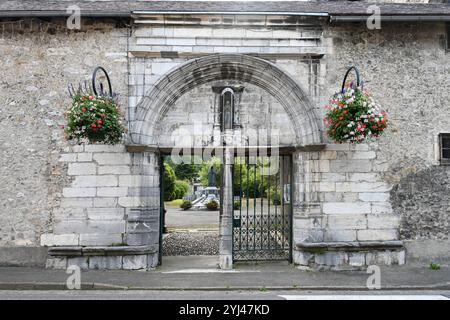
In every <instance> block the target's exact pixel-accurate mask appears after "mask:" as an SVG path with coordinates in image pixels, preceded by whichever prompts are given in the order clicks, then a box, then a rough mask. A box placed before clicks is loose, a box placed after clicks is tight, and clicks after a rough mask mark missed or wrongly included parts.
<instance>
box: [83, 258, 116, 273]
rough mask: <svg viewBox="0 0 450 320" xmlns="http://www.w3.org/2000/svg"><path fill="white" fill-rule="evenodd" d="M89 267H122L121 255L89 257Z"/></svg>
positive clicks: (114, 268)
mask: <svg viewBox="0 0 450 320" xmlns="http://www.w3.org/2000/svg"><path fill="white" fill-rule="evenodd" d="M89 269H98V270H103V269H107V270H108V269H109V270H117V269H122V256H93V257H89Z"/></svg>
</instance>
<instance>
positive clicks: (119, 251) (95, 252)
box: [48, 245, 158, 257]
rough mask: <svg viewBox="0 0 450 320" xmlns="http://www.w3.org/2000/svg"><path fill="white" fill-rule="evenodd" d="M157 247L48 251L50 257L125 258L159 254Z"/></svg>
mask: <svg viewBox="0 0 450 320" xmlns="http://www.w3.org/2000/svg"><path fill="white" fill-rule="evenodd" d="M157 252H158V248H157V247H156V246H152V245H150V246H117V247H107V246H96V247H79V246H73V247H54V248H49V249H48V255H49V256H53V257H55V256H69V257H76V256H124V255H139V254H151V253H157Z"/></svg>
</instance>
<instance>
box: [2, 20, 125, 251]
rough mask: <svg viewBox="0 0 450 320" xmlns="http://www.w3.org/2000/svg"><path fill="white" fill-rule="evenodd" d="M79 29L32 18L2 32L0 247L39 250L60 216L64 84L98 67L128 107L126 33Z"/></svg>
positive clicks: (65, 182) (105, 26)
mask: <svg viewBox="0 0 450 320" xmlns="http://www.w3.org/2000/svg"><path fill="white" fill-rule="evenodd" d="M83 23H84V25H83V29H82V30H81V31H74V32H68V31H67V29H66V28H65V21H52V22H51V23H47V22H45V21H40V20H37V19H34V20H33V21H32V22H30V20H26V21H25V22H23V21H22V22H20V23H18V22H17V23H10V24H6V25H5V28H4V29H3V28H2V32H1V33H0V36H1V37H0V55H1V56H2V62H1V65H2V70H3V73H2V78H1V80H0V92H1V93H0V151H1V157H0V186H1V187H0V193H1V196H0V246H23V245H25V246H36V245H39V243H40V236H41V234H43V233H46V232H49V231H50V230H51V229H52V224H53V219H54V214H56V212H60V211H61V209H60V208H59V206H60V200H59V198H60V196H61V193H62V192H63V188H64V187H68V186H69V185H70V183H71V182H70V180H71V177H70V176H69V175H67V167H66V165H65V162H58V159H59V158H60V153H61V152H62V150H63V149H64V148H65V147H66V146H67V143H66V142H65V141H64V138H63V130H62V129H61V128H59V127H58V125H60V124H64V116H63V113H64V112H65V110H66V109H67V107H68V106H69V104H70V98H69V95H68V93H67V85H68V83H73V84H74V85H77V83H79V82H81V81H84V80H89V79H90V76H91V74H92V72H93V69H94V68H95V67H96V66H98V65H101V66H104V67H105V68H106V69H107V70H108V71H109V72H110V75H111V78H112V83H113V87H114V90H115V91H117V92H118V93H119V94H120V95H121V104H122V105H126V102H127V100H126V96H127V86H126V82H127V77H126V76H125V75H126V74H127V58H126V56H127V51H126V48H127V29H126V28H123V27H121V25H120V23H119V22H107V21H103V22H102V21H98V22H95V23H93V22H92V21H89V20H87V19H84V20H83ZM83 155H87V154H83ZM83 155H81V156H80V159H81V157H82V156H83Z"/></svg>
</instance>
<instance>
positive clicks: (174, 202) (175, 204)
mask: <svg viewBox="0 0 450 320" xmlns="http://www.w3.org/2000/svg"><path fill="white" fill-rule="evenodd" d="M182 203H183V199H175V200H172V201H165V202H164V206H165V207H166V208H179V207H180V205H181V204H182Z"/></svg>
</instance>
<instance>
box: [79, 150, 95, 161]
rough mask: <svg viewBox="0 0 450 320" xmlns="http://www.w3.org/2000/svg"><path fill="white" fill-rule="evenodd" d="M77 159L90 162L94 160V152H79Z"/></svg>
mask: <svg viewBox="0 0 450 320" xmlns="http://www.w3.org/2000/svg"><path fill="white" fill-rule="evenodd" d="M77 161H78V162H90V161H92V153H89V152H83V153H78V154H77Z"/></svg>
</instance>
